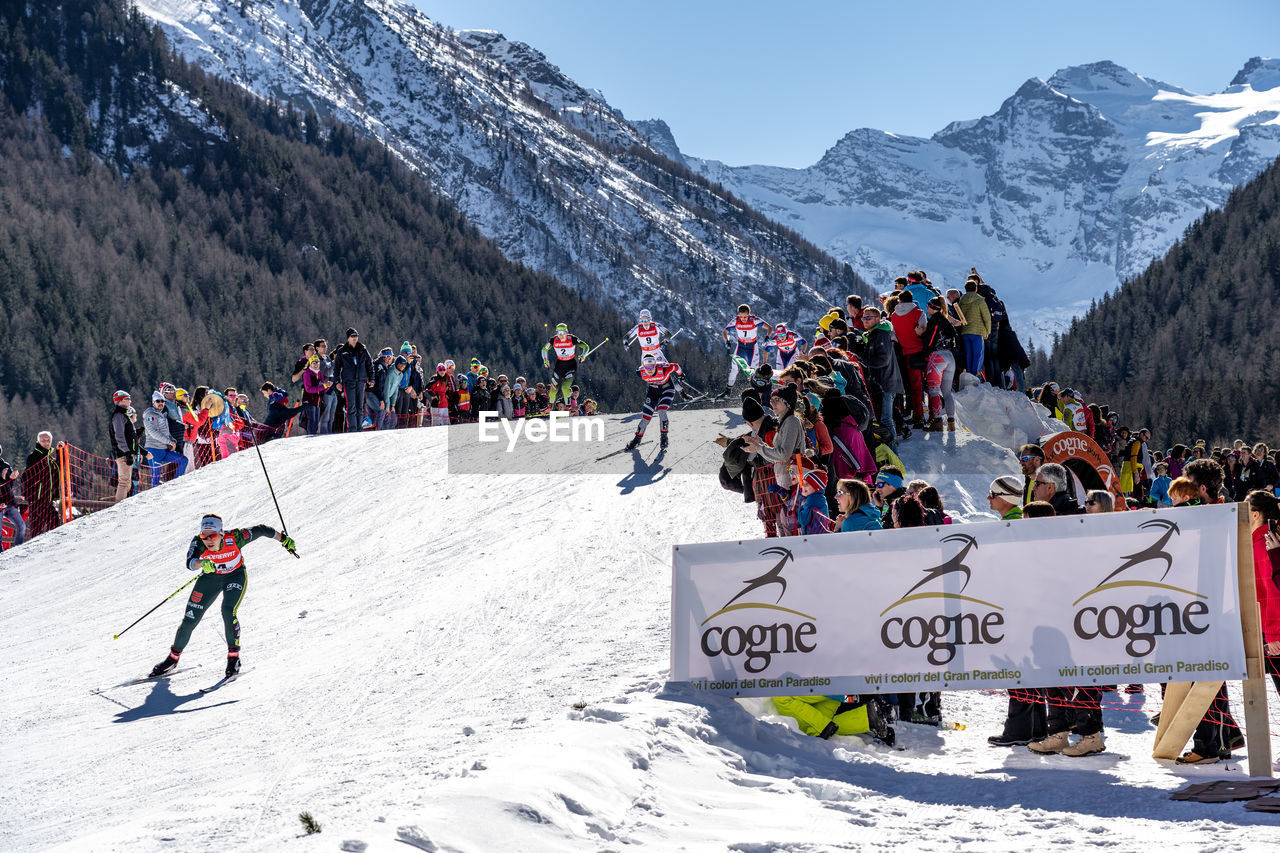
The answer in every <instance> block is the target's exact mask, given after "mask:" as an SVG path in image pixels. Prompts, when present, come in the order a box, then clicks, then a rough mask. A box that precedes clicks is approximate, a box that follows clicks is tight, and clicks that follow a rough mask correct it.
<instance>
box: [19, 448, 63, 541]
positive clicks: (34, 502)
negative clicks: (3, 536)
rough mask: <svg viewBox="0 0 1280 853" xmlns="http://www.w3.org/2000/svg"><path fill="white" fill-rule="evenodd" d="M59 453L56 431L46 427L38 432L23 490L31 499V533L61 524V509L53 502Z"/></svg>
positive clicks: (29, 501) (24, 472)
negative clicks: (59, 513)
mask: <svg viewBox="0 0 1280 853" xmlns="http://www.w3.org/2000/svg"><path fill="white" fill-rule="evenodd" d="M59 473H60V472H59V470H58V456H57V454H56V453H54V451H53V433H51V432H49V431H48V430H42V431H41V432H40V433H38V434H37V435H36V446H35V449H33V450H32V451H31V453H29V454H28V455H27V468H26V470H25V471H23V472H22V493H23V494H24V495H25V496H26V498H27V518H28V520H29V521H30V528H29V530H28V535H30V536H39V535H40V534H41V533H45V532H46V531H49V530H52V529H53V528H55V527H57V526H58V521H59V519H58V511H57V510H56V509H55V508H54V506H53V502H54V500H55V499H57V497H58V474H59Z"/></svg>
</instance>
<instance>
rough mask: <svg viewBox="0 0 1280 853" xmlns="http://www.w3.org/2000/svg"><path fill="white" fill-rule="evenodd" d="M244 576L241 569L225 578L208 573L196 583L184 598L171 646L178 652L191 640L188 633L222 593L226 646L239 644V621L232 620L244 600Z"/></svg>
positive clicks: (245, 577)
mask: <svg viewBox="0 0 1280 853" xmlns="http://www.w3.org/2000/svg"><path fill="white" fill-rule="evenodd" d="M248 584H249V582H248V576H247V575H246V574H245V571H244V566H241V567H240V568H238V569H236V570H235V571H234V572H227V573H226V574H225V575H222V574H218V573H217V572H210V573H209V574H207V575H201V576H200V577H199V579H197V580H196V586H195V589H193V590H191V597H190V598H188V599H187V610H186V613H185V614H184V615H183V617H182V624H181V625H179V626H178V634H177V636H175V637H174V638H173V647H174V648H175V649H177V650H178V651H182V650H183V649H185V648H186V647H187V642H188V641H189V640H190V639H191V632H192V631H194V630H195V629H196V625H199V624H200V617H202V616H204V611H205V609H206V608H209V607H212V606H213V600H214V599H215V598H217V597H218V593H222V625H223V627H224V628H225V629H226V632H227V645H228V646H239V645H240V620H239V619H237V618H236V610H238V609H239V608H240V602H241V601H243V600H244V591H245V588H246V587H247V586H248Z"/></svg>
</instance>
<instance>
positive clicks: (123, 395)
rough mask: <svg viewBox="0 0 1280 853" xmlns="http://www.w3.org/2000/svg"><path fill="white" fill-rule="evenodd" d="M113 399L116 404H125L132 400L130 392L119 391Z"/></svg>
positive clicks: (113, 395) (112, 396)
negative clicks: (126, 401)
mask: <svg viewBox="0 0 1280 853" xmlns="http://www.w3.org/2000/svg"><path fill="white" fill-rule="evenodd" d="M111 399H112V401H113V402H115V403H123V402H124V401H125V400H129V399H132V398H131V397H130V396H129V392H128V391H117V392H116V393H114V394H112V395H111Z"/></svg>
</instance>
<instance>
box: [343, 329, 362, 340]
mask: <svg viewBox="0 0 1280 853" xmlns="http://www.w3.org/2000/svg"><path fill="white" fill-rule="evenodd" d="M352 335H355V336H356V337H357V338H358V337H360V333H359V332H358V331H356V330H355V327H348V328H347V334H346V335H345V337H348V338H349V337H351V336H352Z"/></svg>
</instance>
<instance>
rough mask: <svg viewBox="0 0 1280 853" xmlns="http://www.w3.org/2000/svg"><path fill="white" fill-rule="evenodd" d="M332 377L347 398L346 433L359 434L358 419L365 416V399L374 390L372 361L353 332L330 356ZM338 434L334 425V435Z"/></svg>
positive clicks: (356, 333)
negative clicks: (331, 356)
mask: <svg viewBox="0 0 1280 853" xmlns="http://www.w3.org/2000/svg"><path fill="white" fill-rule="evenodd" d="M333 375H334V381H335V382H337V383H339V384H340V385H342V391H343V394H344V395H345V396H346V401H347V432H359V431H360V419H361V418H363V417H364V415H365V395H366V393H367V391H368V390H369V389H370V388H372V387H373V359H371V358H370V357H369V351H368V350H367V349H365V346H364V344H362V343H360V333H359V332H357V331H356V330H355V329H347V342H346V343H344V344H343V345H342V346H340V347H338V349H337V351H336V352H334V354H333ZM339 431H340V430H338V428H337V424H334V432H339Z"/></svg>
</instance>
